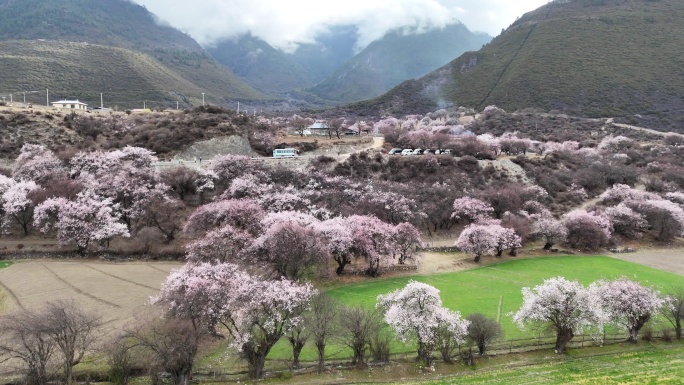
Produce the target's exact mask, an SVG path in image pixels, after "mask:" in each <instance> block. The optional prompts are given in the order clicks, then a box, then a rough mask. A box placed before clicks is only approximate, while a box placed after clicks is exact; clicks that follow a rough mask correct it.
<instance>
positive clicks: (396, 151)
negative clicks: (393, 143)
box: [387, 148, 402, 155]
mask: <svg viewBox="0 0 684 385" xmlns="http://www.w3.org/2000/svg"><path fill="white" fill-rule="evenodd" d="M401 151H402V150H401V148H393V149H391V150H389V152H388V153H387V154H388V155H399V154H401Z"/></svg>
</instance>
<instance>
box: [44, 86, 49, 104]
mask: <svg viewBox="0 0 684 385" xmlns="http://www.w3.org/2000/svg"><path fill="white" fill-rule="evenodd" d="M45 92H46V96H45V97H46V99H45V100H46V103H45V105H46V106H48V107H50V89H49V88H47V89H45Z"/></svg>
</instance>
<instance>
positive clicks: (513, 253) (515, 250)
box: [508, 247, 518, 257]
mask: <svg viewBox="0 0 684 385" xmlns="http://www.w3.org/2000/svg"><path fill="white" fill-rule="evenodd" d="M508 255H510V256H511V257H517V256H518V250H517V249H516V248H515V247H511V251H510V252H509V253H508Z"/></svg>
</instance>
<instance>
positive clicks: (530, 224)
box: [452, 184, 684, 262]
mask: <svg viewBox="0 0 684 385" xmlns="http://www.w3.org/2000/svg"><path fill="white" fill-rule="evenodd" d="M522 207H523V210H520V211H518V212H516V213H512V212H510V211H507V212H505V213H503V215H501V218H502V219H494V218H492V217H491V216H492V215H493V214H494V213H495V212H496V211H495V209H494V207H493V206H492V205H491V204H490V203H489V202H486V201H483V200H479V199H476V198H469V197H464V198H458V199H456V200H455V201H454V204H453V213H452V217H454V218H457V219H465V220H467V221H468V222H470V224H469V225H468V226H466V227H465V229H464V230H463V231H462V232H461V234H460V235H459V237H458V240H457V241H456V243H455V245H456V246H457V247H458V248H460V249H461V250H463V251H465V252H468V253H471V254H473V255H474V257H475V261H476V262H478V261H479V260H480V257H481V256H482V255H485V254H495V255H496V256H499V257H500V256H501V255H502V252H503V251H504V250H506V249H511V255H515V250H516V248H518V247H520V246H521V244H522V242H523V241H524V240H526V239H540V240H543V241H544V249H547V250H548V249H550V248H551V247H552V246H553V245H554V244H557V243H567V244H568V245H569V246H570V247H573V248H578V249H583V250H598V249H599V248H601V247H605V246H608V245H609V244H611V242H617V241H619V240H620V239H638V238H640V237H642V236H643V235H644V234H645V233H647V232H651V233H652V234H653V236H654V238H655V239H656V240H658V241H661V242H668V241H671V240H673V239H674V238H676V237H680V236H682V235H684V208H683V207H684V195H682V194H681V193H667V194H665V195H664V196H661V195H658V194H655V193H651V192H645V191H641V190H637V189H634V188H631V187H629V186H627V185H621V184H616V185H614V186H613V187H611V188H610V189H608V190H607V191H605V192H604V193H603V194H602V195H601V196H599V197H598V199H597V204H596V205H594V207H592V208H590V210H589V211H587V210H584V209H576V210H573V211H570V212H568V213H566V214H564V215H563V216H562V217H561V219H560V220H558V219H555V218H554V216H553V215H552V213H551V212H550V211H549V210H547V209H546V208H545V207H544V206H543V205H542V204H541V203H539V202H538V201H535V200H528V201H526V202H524V203H523V205H522ZM616 237H619V239H615V238H616Z"/></svg>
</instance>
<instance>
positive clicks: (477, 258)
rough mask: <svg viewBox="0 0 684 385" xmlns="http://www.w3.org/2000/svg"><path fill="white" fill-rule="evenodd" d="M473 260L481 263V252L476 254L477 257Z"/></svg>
mask: <svg viewBox="0 0 684 385" xmlns="http://www.w3.org/2000/svg"><path fill="white" fill-rule="evenodd" d="M473 262H475V263H480V254H475V259H473Z"/></svg>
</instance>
